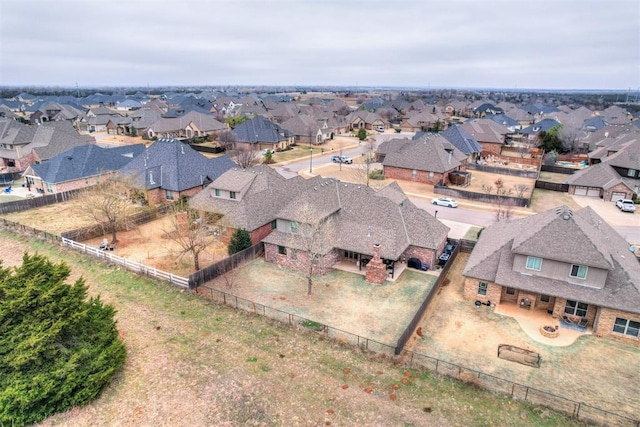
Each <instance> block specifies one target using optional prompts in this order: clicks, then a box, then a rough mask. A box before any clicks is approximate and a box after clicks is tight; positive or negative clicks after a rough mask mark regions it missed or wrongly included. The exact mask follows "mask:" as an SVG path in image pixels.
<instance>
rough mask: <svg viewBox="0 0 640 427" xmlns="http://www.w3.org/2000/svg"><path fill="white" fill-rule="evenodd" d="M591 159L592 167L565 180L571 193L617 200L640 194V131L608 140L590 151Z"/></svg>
mask: <svg viewBox="0 0 640 427" xmlns="http://www.w3.org/2000/svg"><path fill="white" fill-rule="evenodd" d="M589 159H590V161H591V163H592V165H591V166H588V167H587V168H585V169H582V170H580V171H578V172H576V173H574V174H573V175H571V176H570V177H569V178H568V179H567V180H566V181H565V184H568V185H569V194H575V195H580V196H592V197H601V198H602V199H604V200H607V201H614V202H615V201H617V200H619V199H631V198H632V197H633V195H634V194H636V195H638V194H640V132H634V133H630V134H626V135H623V136H620V137H618V138H616V139H615V140H612V141H611V140H607V144H604V145H602V146H600V147H598V148H597V149H596V150H595V151H593V152H591V153H589Z"/></svg>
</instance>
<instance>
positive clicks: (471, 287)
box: [463, 277, 502, 305]
mask: <svg viewBox="0 0 640 427" xmlns="http://www.w3.org/2000/svg"><path fill="white" fill-rule="evenodd" d="M480 282H486V283H487V284H488V286H487V295H479V294H478V284H479V283H480ZM463 294H464V297H465V298H467V299H470V300H473V301H476V300H477V301H481V302H483V303H485V304H486V303H487V302H488V301H491V303H493V304H496V305H498V304H500V295H501V294H502V286H500V285H496V284H495V283H493V282H489V281H487V280H479V279H474V278H473V277H465V279H464V291H463Z"/></svg>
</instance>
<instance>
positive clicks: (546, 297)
mask: <svg viewBox="0 0 640 427" xmlns="http://www.w3.org/2000/svg"><path fill="white" fill-rule="evenodd" d="M549 301H551V297H550V296H549V295H540V302H549Z"/></svg>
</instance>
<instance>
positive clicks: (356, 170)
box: [350, 139, 376, 187]
mask: <svg viewBox="0 0 640 427" xmlns="http://www.w3.org/2000/svg"><path fill="white" fill-rule="evenodd" d="M375 162H376V141H375V140H374V139H369V140H367V141H366V142H365V146H364V152H363V153H362V163H357V164H354V165H353V167H352V168H351V171H350V172H351V176H352V178H353V181H354V182H355V183H358V184H364V185H366V186H367V187H369V184H370V181H371V172H372V171H373V166H374V164H375Z"/></svg>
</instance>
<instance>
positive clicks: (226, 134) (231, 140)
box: [217, 130, 236, 151]
mask: <svg viewBox="0 0 640 427" xmlns="http://www.w3.org/2000/svg"><path fill="white" fill-rule="evenodd" d="M217 140H218V145H220V147H222V148H224V150H225V151H227V150H231V149H233V147H234V145H235V143H236V135H235V134H234V133H233V132H232V131H230V130H224V131H222V132H220V133H219V134H218V137H217Z"/></svg>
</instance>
